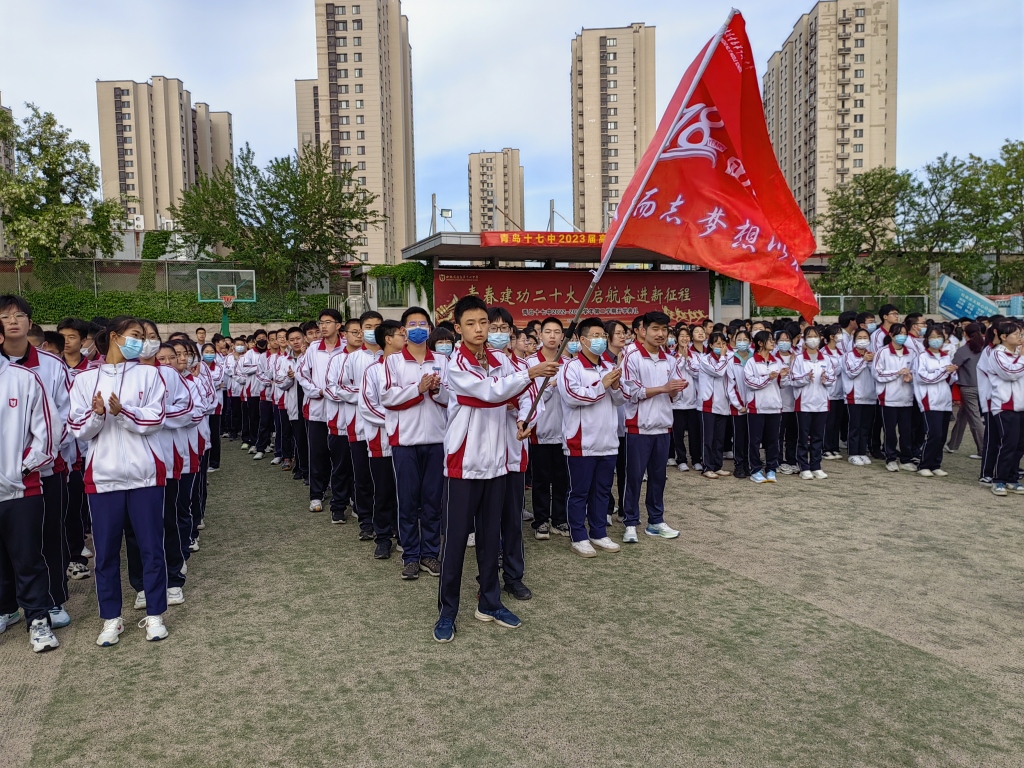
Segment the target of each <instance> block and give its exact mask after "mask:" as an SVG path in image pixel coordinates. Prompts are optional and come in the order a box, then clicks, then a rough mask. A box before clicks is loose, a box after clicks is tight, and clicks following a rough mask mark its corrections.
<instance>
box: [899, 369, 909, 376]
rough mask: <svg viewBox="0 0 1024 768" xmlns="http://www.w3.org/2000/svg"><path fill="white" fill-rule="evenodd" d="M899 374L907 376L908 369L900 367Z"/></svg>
mask: <svg viewBox="0 0 1024 768" xmlns="http://www.w3.org/2000/svg"><path fill="white" fill-rule="evenodd" d="M899 375H900V376H909V375H910V369H909V368H900V371H899Z"/></svg>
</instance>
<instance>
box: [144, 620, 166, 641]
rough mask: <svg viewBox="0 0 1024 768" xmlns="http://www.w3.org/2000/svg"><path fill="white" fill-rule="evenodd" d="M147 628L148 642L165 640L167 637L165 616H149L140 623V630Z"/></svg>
mask: <svg viewBox="0 0 1024 768" xmlns="http://www.w3.org/2000/svg"><path fill="white" fill-rule="evenodd" d="M143 627H145V628H146V639H147V640H163V639H164V638H165V637H167V627H165V626H164V617H163V616H147V617H146V618H144V619H142V620H141V621H139V629H142V628H143Z"/></svg>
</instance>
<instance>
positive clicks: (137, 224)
mask: <svg viewBox="0 0 1024 768" xmlns="http://www.w3.org/2000/svg"><path fill="white" fill-rule="evenodd" d="M145 228H146V217H145V216H143V215H142V214H141V213H136V214H135V215H134V216H132V229H134V230H136V231H141V230H144V229H145Z"/></svg>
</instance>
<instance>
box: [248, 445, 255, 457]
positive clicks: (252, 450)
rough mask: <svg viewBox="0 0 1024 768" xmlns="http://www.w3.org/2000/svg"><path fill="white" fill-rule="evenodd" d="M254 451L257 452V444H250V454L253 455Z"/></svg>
mask: <svg viewBox="0 0 1024 768" xmlns="http://www.w3.org/2000/svg"><path fill="white" fill-rule="evenodd" d="M254 453H256V446H255V445H250V446H249V455H250V456H252V455H253V454H254Z"/></svg>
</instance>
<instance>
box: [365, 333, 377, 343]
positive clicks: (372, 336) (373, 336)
mask: <svg viewBox="0 0 1024 768" xmlns="http://www.w3.org/2000/svg"><path fill="white" fill-rule="evenodd" d="M363 343H364V344H376V343H377V332H376V331H375V330H369V331H363Z"/></svg>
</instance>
